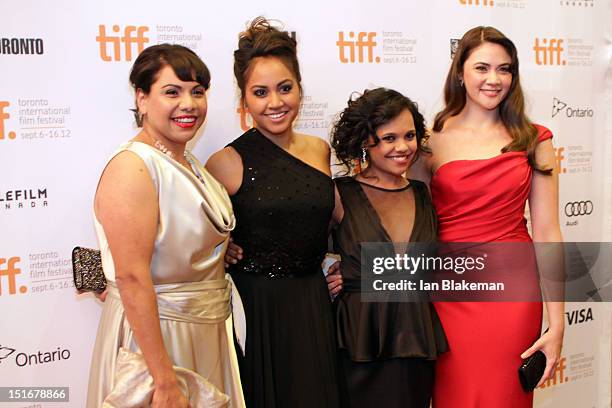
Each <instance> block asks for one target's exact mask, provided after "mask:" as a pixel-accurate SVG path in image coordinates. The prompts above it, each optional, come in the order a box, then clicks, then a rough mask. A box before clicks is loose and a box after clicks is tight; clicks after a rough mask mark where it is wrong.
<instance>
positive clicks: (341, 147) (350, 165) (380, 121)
mask: <svg viewBox="0 0 612 408" xmlns="http://www.w3.org/2000/svg"><path fill="white" fill-rule="evenodd" d="M404 110H408V111H410V113H411V114H412V118H413V120H414V127H415V129H416V140H417V151H416V152H415V155H414V157H413V159H412V162H413V163H414V162H415V161H416V160H417V159H418V156H419V153H420V152H429V151H430V150H429V149H428V148H427V147H426V146H424V145H423V139H424V138H425V135H426V133H427V131H426V128H425V119H424V118H423V115H421V113H420V112H419V109H418V106H417V104H416V103H414V102H413V101H411V100H410V99H409V98H407V97H405V96H404V95H402V94H401V93H399V92H397V91H394V90H392V89H387V88H376V89H371V90H367V89H366V90H365V91H363V94H362V95H360V96H359V97H358V98H356V99H353V96H352V95H351V98H350V99H349V100H348V106H347V107H346V108H345V109H344V110H343V111H342V112H341V113H340V115H339V118H338V120H337V121H336V123H335V124H334V127H333V129H332V132H331V146H332V148H333V149H334V151H335V154H336V157H337V158H338V160H340V162H341V163H342V164H343V165H344V166H346V168H347V173H350V172H352V171H353V170H354V169H355V167H356V165H355V164H356V162H358V161H359V159H360V158H361V156H362V148H364V147H367V146H372V145H371V144H370V143H369V141H368V139H369V138H370V136H371V137H372V138H373V139H374V146H375V145H377V144H378V143H379V142H380V140H379V138H378V136H376V129H378V127H380V126H381V125H384V124H387V123H389V122H390V121H391V120H393V119H394V118H395V117H397V116H398V115H399V114H400V113H402V112H403V111H404Z"/></svg>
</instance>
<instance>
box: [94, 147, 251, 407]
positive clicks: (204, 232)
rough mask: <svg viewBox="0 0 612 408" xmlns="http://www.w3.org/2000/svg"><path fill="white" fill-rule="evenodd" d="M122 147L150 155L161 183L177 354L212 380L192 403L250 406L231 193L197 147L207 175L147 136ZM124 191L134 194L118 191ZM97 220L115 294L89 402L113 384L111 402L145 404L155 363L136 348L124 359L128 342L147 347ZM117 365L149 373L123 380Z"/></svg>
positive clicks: (162, 258)
mask: <svg viewBox="0 0 612 408" xmlns="http://www.w3.org/2000/svg"><path fill="white" fill-rule="evenodd" d="M122 151H130V152H132V153H134V154H136V155H138V156H139V157H140V158H141V159H142V160H143V161H144V163H145V165H146V167H147V169H148V171H149V174H150V176H151V178H152V180H153V183H154V185H155V188H156V190H157V195H158V201H159V224H158V231H157V236H156V239H155V250H154V253H153V258H152V262H151V277H152V279H153V283H154V285H155V291H156V294H157V303H158V308H159V314H160V327H161V331H162V336H163V340H164V344H165V346H166V351H167V352H168V354H169V356H170V359H171V360H172V362H173V364H174V366H175V367H181V368H182V369H187V370H191V371H193V372H195V373H197V374H199V376H201V377H203V378H204V379H206V380H207V381H206V383H207V385H206V387H204V388H202V387H200V388H199V389H198V388H197V387H195V389H196V391H194V390H193V389H192V390H191V391H192V392H195V393H198V394H204V395H198V396H197V398H196V399H195V400H194V399H193V398H192V399H191V403H192V408H195V407H193V405H197V406H228V407H244V397H243V394H242V388H241V384H240V376H239V372H238V364H237V359H236V351H235V349H234V343H233V337H232V315H231V283H230V282H229V281H228V280H226V279H225V269H224V264H223V257H224V253H225V249H226V248H227V244H228V240H229V233H230V231H231V230H232V229H233V228H234V224H235V219H234V214H233V211H232V206H231V202H230V200H229V197H228V195H227V193H226V191H225V189H224V188H223V186H222V185H221V184H220V183H219V182H217V181H216V180H215V179H214V178H213V177H212V176H211V175H210V174H209V173H208V172H207V171H206V170H205V169H204V167H203V166H202V165H201V164H200V163H199V162H198V161H197V160H196V159H195V157H193V156H192V155H191V154H190V153H187V155H189V156H188V158H189V159H191V161H192V163H193V167H194V171H195V172H196V173H199V174H200V175H201V177H202V178H203V180H204V182H201V181H200V180H198V178H196V177H195V176H194V175H193V174H192V173H191V172H189V171H188V170H187V169H186V168H185V167H184V166H182V165H181V164H180V163H178V162H177V161H175V160H173V159H171V158H170V157H168V156H166V155H164V154H163V153H161V152H160V151H159V150H157V149H155V148H154V147H151V146H149V145H147V144H144V143H140V142H128V143H126V144H124V145H123V146H121V148H120V149H119V150H118V151H117V152H116V153H115V155H116V154H118V153H119V152H122ZM113 157H114V155H113ZM122 199H126V197H117V200H122ZM94 222H95V228H96V233H97V237H98V242H99V245H100V250H101V252H102V264H103V267H104V273H105V275H106V278H107V280H108V282H109V295H108V297H107V299H106V301H105V302H104V307H103V310H102V316H101V318H100V325H99V327H98V334H97V338H96V343H95V347H94V351H93V355H92V363H91V371H90V378H89V388H88V397H87V407H88V408H93V407H96V408H97V407H100V406H102V405H103V401H104V399H105V398H107V397H109V394H110V393H111V391H113V397H112V398H114V401H113V402H112V404H107V405H104V406H128V405H130V404H136V405H138V406H140V405H139V404H138V403H136V402H135V401H137V400H138V399H139V398H140V399H141V400H142V398H144V399H145V400H147V398H150V396H151V393H152V388H151V387H152V380H151V378H148V380H147V381H143V380H142V378H141V377H142V374H143V373H142V371H144V372H145V374H148V371H147V370H146V365H144V366H143V365H142V364H143V363H144V360H142V359H141V358H140V356H139V355H134V354H131V355H132V360H131V361H128V362H123V364H121V363H119V362H118V360H117V356H118V354H119V350H120V348H123V349H124V350H122V353H123V352H124V351H125V350H127V351H131V352H134V353H137V354H140V349H139V347H138V344H136V341H135V339H134V338H133V335H132V330H131V328H130V326H129V323H128V321H127V319H126V317H125V313H124V309H123V304H122V302H121V298H120V296H119V292H118V290H117V289H116V286H115V284H114V282H115V270H114V263H113V257H112V254H111V252H110V250H109V247H108V242H107V240H106V236H105V234H104V229H103V227H102V225H101V224H100V223H99V222H98V221H97V219H96V218H95V216H94ZM124 295H125V294H124ZM128 354H130V353H128ZM134 358H135V359H136V360H138V359H140V360H142V361H140V363H139V364H140V365H141V367H140V368H137V367H136V366H137V364H135V363H134ZM121 365H123V366H122V367H119V366H121ZM117 370H119V371H121V375H122V376H123V375H125V374H126V373H125V371H126V370H127V371H128V374H130V373H129V371H138V370H140V371H141V373H140V374H139V375H141V377H139V376H138V375H132V376H131V377H130V375H128V376H127V377H124V378H123V379H121V380H118V377H117V376H116V372H117ZM179 371H180V370H179ZM131 374H134V373H131ZM196 376H197V375H196ZM149 377H150V376H149ZM187 383H189V381H187ZM211 385H212V388H211ZM207 387H208V388H207ZM121 388H122V389H123V390H121ZM198 390H199V391H198ZM121 392H123V395H121ZM223 394H225V395H226V396H227V397H228V398H226V397H224V396H223ZM219 396H221V397H222V398H221V399H219V398H218V397H219ZM223 399H224V400H225V401H226V403H223ZM147 401H148V400H147ZM194 401H199V402H197V403H194ZM214 401H216V403H213V402H214ZM107 403H108V401H107Z"/></svg>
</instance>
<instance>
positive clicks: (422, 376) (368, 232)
mask: <svg viewBox="0 0 612 408" xmlns="http://www.w3.org/2000/svg"><path fill="white" fill-rule="evenodd" d="M334 181H335V183H336V187H337V188H338V193H339V194H340V198H341V200H342V206H343V207H344V217H343V219H342V221H341V222H340V224H339V225H338V226H336V228H335V229H334V231H333V236H334V249H335V252H337V253H339V254H340V255H341V256H342V275H343V277H344V291H343V292H342V293H341V294H340V295H339V296H338V297H337V298H336V301H335V311H336V321H337V329H336V330H337V337H338V345H339V348H340V359H341V361H342V366H343V368H344V375H345V377H346V382H347V383H348V394H349V400H350V406H351V408H357V407H363V408H369V407H376V406H381V407H385V408H400V407H401V408H428V407H429V403H430V399H431V395H432V390H433V380H434V371H435V360H436V359H437V357H438V355H439V354H440V353H442V352H444V351H446V350H447V348H448V347H447V343H446V336H445V335H444V331H443V329H442V325H441V323H440V320H439V318H438V315H437V314H436V311H435V309H434V307H433V305H432V304H431V303H430V302H429V301H428V299H427V298H426V297H423V299H422V301H411V302H364V301H362V299H361V243H362V242H378V243H386V242H395V243H398V242H408V246H409V247H407V248H406V251H410V243H419V245H420V244H429V243H433V242H435V241H436V232H437V219H436V215H435V212H434V210H433V206H432V204H431V198H430V196H429V192H428V190H427V186H426V185H425V184H424V183H422V182H420V181H417V180H410V183H409V185H408V186H407V187H406V188H402V189H398V190H388V189H384V188H380V187H376V186H371V185H369V184H365V183H361V182H359V181H357V180H355V179H354V178H352V177H340V178H337V179H335V180H334ZM411 226H412V227H411ZM390 231H392V232H390ZM393 237H395V238H396V239H393ZM398 237H399V238H398ZM398 245H399V244H398ZM413 246H414V245H413ZM417 300H419V299H417Z"/></svg>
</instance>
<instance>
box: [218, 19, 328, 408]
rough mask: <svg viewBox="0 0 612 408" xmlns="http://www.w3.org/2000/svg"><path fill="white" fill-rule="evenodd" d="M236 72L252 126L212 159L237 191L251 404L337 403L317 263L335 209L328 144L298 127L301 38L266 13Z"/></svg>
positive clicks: (246, 41) (238, 279) (276, 407)
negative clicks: (295, 127) (295, 123)
mask: <svg viewBox="0 0 612 408" xmlns="http://www.w3.org/2000/svg"><path fill="white" fill-rule="evenodd" d="M234 73H235V76H236V80H237V82H238V86H239V88H240V90H241V93H242V103H243V105H244V107H245V108H246V109H247V111H248V113H249V114H250V115H251V116H252V118H253V121H254V122H255V124H256V128H253V129H251V130H249V131H247V132H246V133H245V134H243V135H242V136H241V137H239V138H238V139H236V140H234V141H233V142H232V143H230V144H229V146H228V147H226V148H225V149H223V150H221V151H219V152H217V153H215V154H214V155H213V156H211V158H210V160H209V161H208V163H207V168H208V169H209V171H210V172H211V173H212V174H213V175H214V176H215V177H216V178H217V179H218V180H219V181H221V183H223V184H224V185H225V187H226V189H227V191H228V193H229V194H230V196H231V200H232V205H233V207H234V214H235V216H236V228H235V229H234V232H233V238H234V240H235V241H236V242H239V243H240V245H241V246H242V249H243V255H244V256H243V257H242V259H241V260H240V261H239V262H237V263H236V264H233V265H232V266H231V267H230V269H229V272H230V274H231V275H232V277H233V279H234V282H235V284H236V287H237V289H238V291H239V292H240V295H241V297H242V301H243V303H244V308H245V315H246V326H247V334H246V349H245V355H244V357H243V358H241V359H239V363H240V372H241V379H242V385H243V390H244V395H245V400H246V404H247V406H248V407H251V408H253V407H255V408H257V407H262V408H263V407H265V408H285V407H287V408H299V407H308V408H313V407H317V408H324V407H330V408H331V407H338V406H340V401H339V380H338V366H337V355H336V344H335V340H334V325H333V320H332V306H331V302H330V298H329V295H328V292H327V286H326V283H325V279H324V277H323V275H322V274H321V261H322V260H323V257H324V255H325V252H326V247H327V245H326V242H327V230H328V225H329V222H330V219H331V214H332V210H333V207H334V185H333V182H332V180H331V178H330V174H329V157H330V156H329V155H330V153H329V146H328V145H327V143H325V142H324V141H322V140H321V139H319V138H316V137H314V136H307V135H302V134H298V133H296V132H294V131H293V128H292V125H293V121H294V119H295V118H296V116H297V113H298V110H299V106H300V102H301V96H302V91H301V85H300V80H301V78H300V71H299V65H298V61H297V57H296V42H295V40H294V39H292V38H291V37H290V36H289V35H288V34H287V33H285V32H283V31H280V30H278V29H276V28H274V27H272V26H270V24H269V23H268V22H267V21H266V20H264V19H261V18H258V19H256V20H254V21H253V22H252V23H251V25H250V27H249V28H248V29H247V31H246V32H244V33H242V34H241V35H240V40H239V43H238V49H237V50H236V51H235V52H234Z"/></svg>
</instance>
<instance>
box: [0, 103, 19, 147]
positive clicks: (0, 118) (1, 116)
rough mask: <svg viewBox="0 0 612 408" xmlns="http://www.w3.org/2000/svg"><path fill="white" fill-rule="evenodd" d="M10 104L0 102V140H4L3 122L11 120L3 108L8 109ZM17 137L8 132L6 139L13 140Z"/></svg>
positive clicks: (13, 133)
mask: <svg viewBox="0 0 612 408" xmlns="http://www.w3.org/2000/svg"><path fill="white" fill-rule="evenodd" d="M9 106H10V103H8V101H0V140H3V139H4V121H5V120H7V119H10V118H11V115H10V114H9V113H8V112H5V111H4V108H8V107H9ZM16 137H17V134H16V133H15V132H8V138H9V139H14V138H16Z"/></svg>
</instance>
